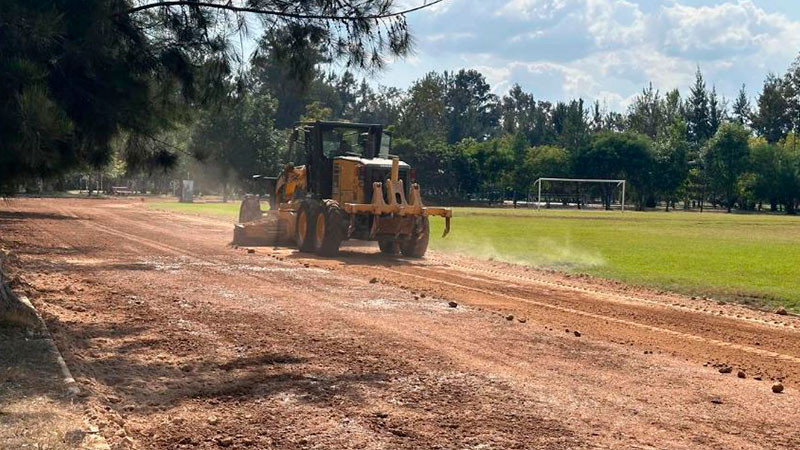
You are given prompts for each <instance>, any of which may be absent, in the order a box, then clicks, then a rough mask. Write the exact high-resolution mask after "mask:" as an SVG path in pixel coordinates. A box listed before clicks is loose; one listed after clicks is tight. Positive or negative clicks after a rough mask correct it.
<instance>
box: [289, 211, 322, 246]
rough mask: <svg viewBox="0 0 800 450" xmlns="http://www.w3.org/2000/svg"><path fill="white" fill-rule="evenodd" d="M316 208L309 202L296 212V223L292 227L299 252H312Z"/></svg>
mask: <svg viewBox="0 0 800 450" xmlns="http://www.w3.org/2000/svg"><path fill="white" fill-rule="evenodd" d="M316 212H317V208H314V205H313V204H312V203H310V202H303V203H302V204H301V205H300V209H299V210H298V211H297V222H296V223H295V227H294V240H295V243H296V244H297V248H298V249H299V250H300V251H301V252H311V251H313V250H314V228H315V225H316V223H315V221H316V214H315V213H316Z"/></svg>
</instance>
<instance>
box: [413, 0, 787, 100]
mask: <svg viewBox="0 0 800 450" xmlns="http://www.w3.org/2000/svg"><path fill="white" fill-rule="evenodd" d="M409 1H410V0H409ZM703 1H705V2H706V3H707V5H706V6H702V5H701V6H695V5H696V4H697V3H698V2H701V3H702V2H703ZM686 2H687V0H510V1H504V0H448V1H445V2H443V3H444V4H449V5H450V6H449V10H448V11H447V12H446V13H443V14H438V15H421V16H420V17H421V19H420V20H419V21H418V22H412V23H411V25H412V32H414V33H415V34H416V35H417V37H418V42H419V43H420V45H419V48H418V50H419V51H420V53H418V54H419V55H420V60H421V61H420V62H419V64H418V66H416V67H414V68H413V72H418V71H423V70H424V71H429V70H438V71H442V70H453V69H458V68H461V67H468V68H475V69H478V70H480V71H481V72H482V73H484V75H485V76H486V77H487V80H488V81H489V82H490V83H491V84H492V86H493V88H494V90H495V92H496V93H499V94H502V93H504V91H505V90H507V89H508V88H509V87H510V86H511V85H512V84H513V83H519V84H520V85H522V87H523V88H524V89H526V90H529V91H531V92H533V93H534V95H536V97H537V98H543V99H548V100H566V99H569V98H572V97H577V96H581V97H583V98H584V99H587V100H594V99H598V100H600V101H601V102H603V101H605V102H607V103H608V105H609V107H611V108H612V109H624V108H625V107H626V106H627V104H629V103H630V101H631V99H632V98H633V97H634V96H635V95H637V94H638V93H639V92H641V89H642V88H643V87H644V86H646V85H647V84H648V83H649V82H652V83H653V84H654V86H655V87H656V88H657V89H660V90H661V91H662V92H664V91H667V90H669V89H673V88H676V87H677V88H680V89H681V90H682V91H683V92H684V93H685V92H686V90H687V88H688V86H689V85H690V84H691V83H692V81H693V79H694V73H695V70H696V69H697V66H698V65H699V66H700V67H701V69H702V70H703V73H704V75H705V77H706V80H707V82H708V83H709V85H711V84H716V85H717V87H718V91H719V92H720V94H721V95H726V96H728V97H729V98H731V97H733V96H735V95H736V91H737V90H738V88H739V87H740V86H741V84H742V83H746V84H747V85H748V87H749V88H750V92H751V95H754V94H755V92H756V91H757V90H758V89H759V87H760V84H761V82H762V81H763V78H764V77H765V76H766V73H767V72H768V71H776V72H781V71H783V70H785V69H786V67H787V66H788V65H789V64H790V62H791V61H792V60H793V59H794V56H795V54H796V52H797V51H798V50H800V22H798V21H795V20H792V19H789V18H788V17H786V16H785V15H783V14H780V13H777V12H771V11H769V10H768V9H767V8H769V6H767V5H770V4H769V3H768V2H767V0H730V1H724V0H693V1H692V6H690V5H686V4H684V3H686ZM712 2H713V4H712ZM720 2H721V3H720ZM417 24H422V25H421V27H416V26H415V25H417ZM399 70H402V69H399ZM423 74H424V72H420V73H419V75H418V76H417V77H419V76H422V75H423ZM404 76H405V77H406V78H405V79H408V77H411V76H415V75H410V74H408V70H406V71H404Z"/></svg>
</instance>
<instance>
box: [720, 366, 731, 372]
mask: <svg viewBox="0 0 800 450" xmlns="http://www.w3.org/2000/svg"><path fill="white" fill-rule="evenodd" d="M731 372H733V368H732V367H730V366H724V367H720V368H719V373H731Z"/></svg>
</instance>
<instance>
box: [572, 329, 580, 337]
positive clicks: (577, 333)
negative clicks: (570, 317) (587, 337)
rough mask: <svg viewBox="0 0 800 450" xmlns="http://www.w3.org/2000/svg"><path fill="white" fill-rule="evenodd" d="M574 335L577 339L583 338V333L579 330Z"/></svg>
mask: <svg viewBox="0 0 800 450" xmlns="http://www.w3.org/2000/svg"><path fill="white" fill-rule="evenodd" d="M573 334H574V335H575V337H581V332H580V331H578V330H575V332H574V333H573Z"/></svg>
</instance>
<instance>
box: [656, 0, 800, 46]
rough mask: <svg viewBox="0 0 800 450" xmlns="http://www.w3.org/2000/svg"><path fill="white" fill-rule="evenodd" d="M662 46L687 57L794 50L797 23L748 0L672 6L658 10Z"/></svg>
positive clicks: (798, 39) (798, 32) (799, 26)
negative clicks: (659, 12) (662, 31)
mask: <svg viewBox="0 0 800 450" xmlns="http://www.w3.org/2000/svg"><path fill="white" fill-rule="evenodd" d="M661 18H662V19H663V20H662V21H661V23H662V24H663V27H664V38H663V45H664V47H665V48H666V49H667V50H669V51H672V52H675V53H679V54H686V55H688V56H692V55H696V54H698V53H700V54H708V55H709V56H711V57H714V56H717V57H721V56H727V55H731V54H736V53H753V52H760V51H762V52H763V51H766V52H769V53H775V52H777V53H783V52H786V51H787V50H789V49H791V50H790V51H796V49H797V48H798V46H799V45H800V24H798V23H797V22H792V21H789V20H788V19H786V17H784V16H782V15H780V14H774V13H773V14H770V13H767V12H766V11H764V10H763V9H761V8H759V7H757V6H756V5H755V4H754V3H753V2H752V1H750V0H740V1H739V2H738V3H723V4H719V5H715V6H702V7H692V6H685V5H681V4H678V3H676V4H673V5H670V6H666V7H662V10H661Z"/></svg>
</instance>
